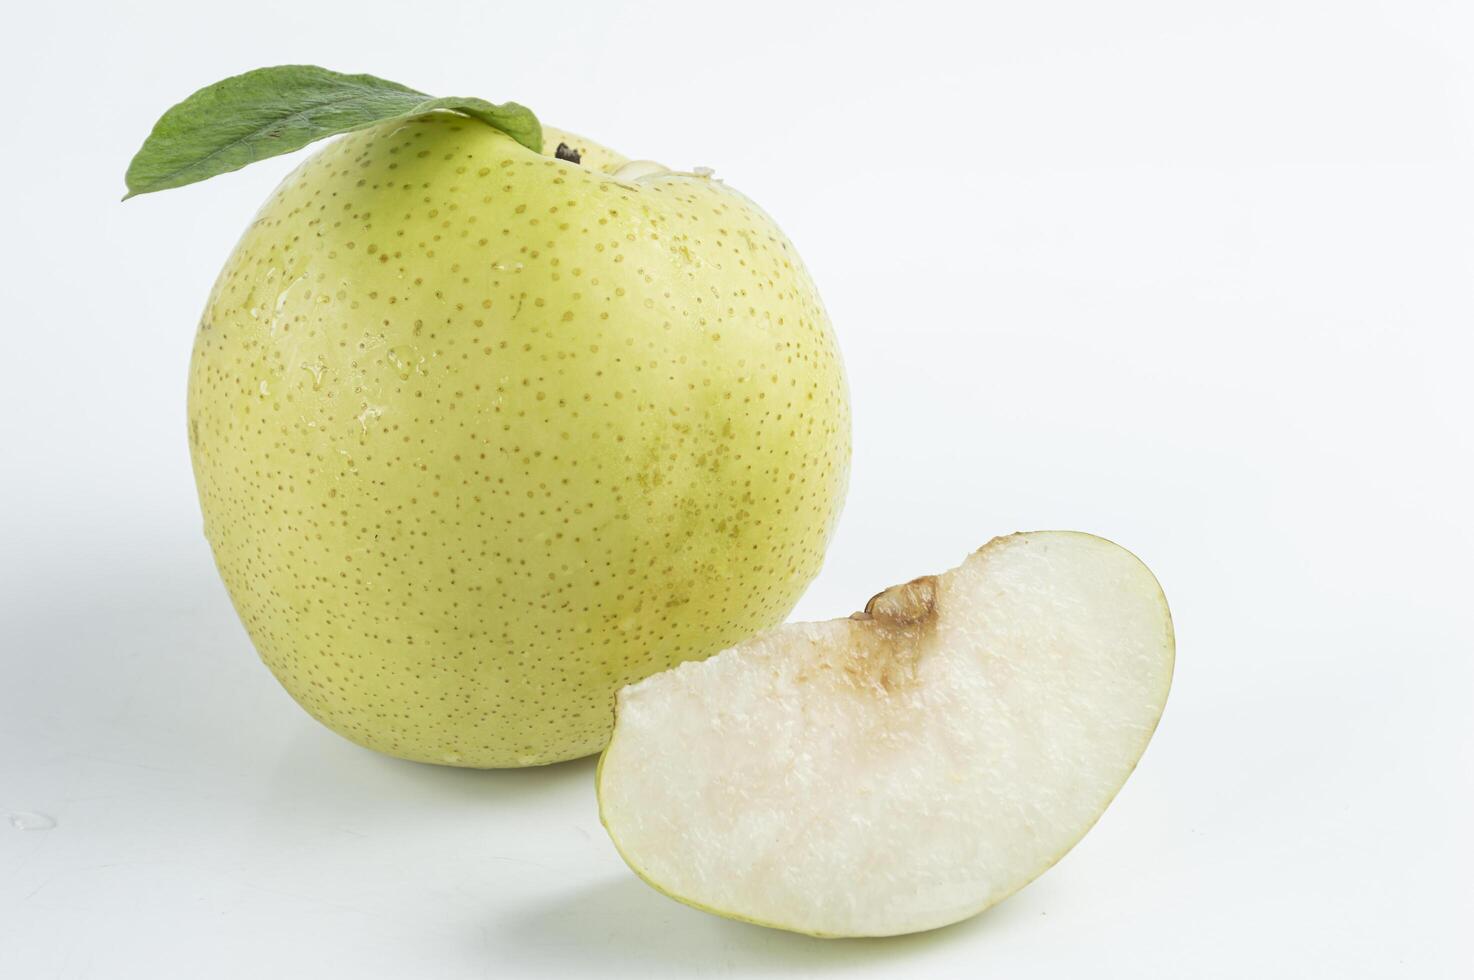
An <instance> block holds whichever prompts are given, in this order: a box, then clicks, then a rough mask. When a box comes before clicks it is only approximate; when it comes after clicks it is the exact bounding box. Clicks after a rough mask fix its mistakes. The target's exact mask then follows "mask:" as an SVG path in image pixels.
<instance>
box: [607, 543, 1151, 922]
mask: <svg viewBox="0 0 1474 980" xmlns="http://www.w3.org/2000/svg"><path fill="white" fill-rule="evenodd" d="M1173 651H1174V644H1173V637H1172V619H1171V616H1170V614H1169V613H1168V611H1167V601H1166V599H1165V597H1164V596H1163V595H1162V590H1161V588H1160V587H1159V586H1158V585H1157V580H1156V579H1155V578H1154V577H1153V576H1152V573H1151V572H1150V571H1148V570H1147V568H1146V566H1145V565H1143V564H1142V563H1141V562H1140V561H1139V560H1138V559H1137V558H1136V557H1135V556H1134V555H1132V554H1131V553H1130V552H1128V551H1126V550H1124V549H1122V548H1120V547H1118V546H1117V545H1114V544H1112V543H1111V542H1109V541H1106V540H1104V539H1102V538H1097V537H1094V536H1092V535H1088V534H1081V533H1077V532H1071V531H1040V532H1035V533H1032V534H1015V535H1012V536H1010V537H1005V538H996V539H994V540H993V541H991V542H989V543H988V544H987V545H986V546H984V547H983V548H982V549H980V550H979V551H977V552H975V553H974V554H973V555H971V556H970V557H969V558H968V559H967V560H966V561H965V562H963V563H962V564H961V565H960V566H958V567H957V568H954V569H952V570H951V571H949V572H945V573H943V574H941V575H936V576H927V577H925V578H919V579H916V580H915V581H913V582H908V583H907V584H905V585H899V586H896V587H895V588H892V589H888V590H886V591H885V592H882V593H880V594H879V595H877V596H876V597H875V598H874V599H872V600H870V603H869V605H867V606H866V607H865V611H864V612H863V613H857V614H855V615H854V616H852V617H850V618H849V619H839V620H833V621H831V622H826V623H794V624H791V625H787V626H780V627H777V628H775V629H771V630H768V631H766V632H764V633H760V634H758V635H756V636H754V637H752V638H751V639H749V640H747V641H745V642H743V643H741V644H739V645H737V646H735V647H732V648H731V649H729V650H726V651H724V652H722V653H720V654H718V655H716V656H715V657H712V658H711V659H709V660H706V661H704V662H692V663H685V664H682V665H680V666H678V667H676V668H674V669H672V670H668V671H665V672H664V673H660V674H656V675H654V676H652V677H650V678H648V679H646V680H644V681H641V682H640V683H637V684H633V685H630V686H629V687H626V688H624V689H623V690H622V691H621V692H620V693H619V695H618V697H617V700H616V715H615V726H614V736H613V740H612V741H611V742H610V743H609V747H608V748H607V749H606V750H605V751H604V755H603V758H602V759H601V760H600V762H599V773H598V777H597V778H598V791H599V808H600V815H601V817H602V819H603V821H604V825H605V827H606V828H608V830H609V835H610V837H611V838H612V839H613V840H614V844H615V846H616V847H617V848H618V849H619V852H620V854H621V855H622V856H623V857H624V859H625V861H626V862H627V863H628V864H629V866H630V867H631V868H633V869H634V870H635V872H636V873H637V874H639V875H640V877H642V878H644V879H645V880H646V881H647V882H648V883H650V884H651V885H653V886H654V887H655V888H657V889H659V890H660V891H662V892H664V893H666V894H667V895H670V896H673V897H674V898H677V899H679V900H680V901H682V902H685V903H687V904H689V905H694V906H696V907H697V908H701V909H705V910H707V911H710V912H715V913H717V914H720V915H725V916H729V917H731V918H735V919H742V920H745V921H749V922H754V923H758V924H760V925H766V926H773V927H775V928H780V929H789V930H793V931H795V932H803V933H808V934H810V935H814V936H887V935H896V934H899V933H907V932H919V931H921V930H924V929H933V928H936V927H938V926H944V925H947V924H949V923H952V922H956V921H958V920H960V919H965V918H967V917H968V916H971V915H975V914H976V913H978V912H981V911H982V910H983V909H986V908H988V907H989V906H990V905H993V904H994V903H995V902H998V901H1000V900H1002V899H1004V898H1006V897H1007V896H1009V895H1010V894H1012V893H1013V892H1015V891H1017V890H1018V889H1020V888H1022V887H1023V886H1024V885H1026V884H1028V883H1029V882H1030V881H1032V880H1033V879H1034V878H1035V877H1037V876H1038V875H1040V874H1041V873H1043V872H1044V871H1045V870H1046V869H1048V868H1049V867H1050V866H1051V865H1053V864H1054V863H1055V862H1056V861H1058V860H1059V859H1060V858H1061V857H1062V856H1063V855H1064V853H1065V852H1066V851H1068V850H1069V849H1070V848H1071V847H1072V846H1074V844H1075V842H1076V841H1078V840H1079V839H1080V838H1081V837H1083V836H1084V835H1085V832H1086V831H1087V830H1089V829H1090V827H1091V826H1092V825H1093V824H1094V823H1095V821H1096V820H1097V819H1098V818H1099V817H1100V815H1101V813H1102V812H1103V811H1104V810H1105V808H1106V806H1107V804H1109V803H1110V801H1111V799H1112V798H1113V797H1114V796H1115V795H1116V793H1117V791H1118V790H1120V788H1121V785H1122V784H1123V783H1124V782H1125V781H1126V777H1127V776H1128V775H1130V773H1131V770H1132V769H1133V768H1134V767H1135V766H1136V762H1137V760H1138V759H1139V758H1140V757H1141V754H1142V752H1143V751H1145V749H1146V745H1147V742H1148V741H1149V740H1150V739H1151V736H1152V731H1153V730H1154V729H1155V728H1156V724H1157V719H1158V718H1159V717H1161V714H1162V708H1163V705H1164V704H1165V703H1166V700H1167V690H1168V688H1169V686H1170V685H1171V681H1172V663H1173Z"/></svg>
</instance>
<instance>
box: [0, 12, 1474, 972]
mask: <svg viewBox="0 0 1474 980" xmlns="http://www.w3.org/2000/svg"><path fill="white" fill-rule="evenodd" d="M502 7H508V8H510V7H515V8H516V9H515V10H511V11H508V10H498V9H497V8H502ZM6 17H7V20H6V26H5V33H6V37H7V39H8V40H10V41H11V44H10V45H9V50H8V51H7V56H6V58H5V59H3V60H0V76H3V78H0V80H3V82H4V90H5V91H6V92H7V93H8V95H9V99H8V108H7V124H6V128H5V133H6V136H5V150H4V153H3V154H0V168H3V177H4V186H5V188H6V190H7V195H6V205H5V209H4V219H3V227H4V232H5V233H4V234H3V235H0V268H3V270H4V277H5V278H4V281H5V287H6V288H5V292H4V297H3V303H4V306H3V313H4V327H3V337H4V357H3V359H0V363H3V364H4V366H5V370H4V372H3V380H0V447H3V449H0V453H3V455H0V459H3V463H0V466H3V478H0V807H3V808H6V809H7V810H10V811H16V812H21V813H25V812H33V811H34V812H39V813H42V814H46V815H48V816H49V817H51V818H54V820H55V826H54V827H52V828H51V829H35V830H20V829H15V828H12V826H11V824H10V822H9V821H8V820H0V976H3V977H6V978H9V977H16V978H21V977H24V978H49V977H107V978H111V977H150V978H158V977H175V976H201V975H208V976H211V977H219V978H227V977H260V976H269V975H280V976H302V977H314V978H324V977H339V976H343V977H407V976H415V977H435V978H460V977H478V976H532V975H538V974H542V975H549V976H577V975H584V974H592V973H599V974H604V975H615V976H619V975H628V976H652V975H653V976H694V975H732V976H742V975H761V976H781V975H784V974H822V975H825V976H849V975H855V976H864V975H885V976H907V975H909V976H927V975H938V976H942V975H958V973H959V971H963V970H965V971H967V972H969V973H972V974H976V975H985V976H999V977H1003V976H1008V977H1056V976H1058V977H1079V976H1121V977H1127V976H1129V977H1133V978H1141V977H1184V976H1191V977H1243V976H1255V977H1266V976H1275V977H1279V976H1284V977H1304V976H1334V977H1338V978H1348V977H1368V978H1371V977H1377V978H1382V977H1395V976H1408V977H1452V976H1463V975H1468V974H1469V973H1470V971H1471V970H1474V940H1471V938H1470V931H1469V930H1468V928H1467V926H1468V923H1469V922H1470V921H1474V886H1471V881H1474V853H1471V845H1470V843H1469V839H1468V836H1467V830H1466V828H1467V826H1468V825H1469V823H1470V821H1471V818H1474V762H1471V759H1474V711H1471V708H1474V704H1471V701H1474V661H1471V636H1474V623H1471V611H1470V610H1471V602H1470V598H1469V591H1470V588H1469V587H1470V585H1471V575H1470V572H1469V558H1468V555H1469V552H1470V547H1471V544H1474V540H1471V539H1474V519H1471V513H1470V503H1469V501H1470V499H1471V497H1474V493H1471V491H1474V487H1471V479H1470V476H1471V474H1470V466H1471V457H1474V445H1471V441H1474V440H1471V435H1470V428H1469V427H1470V423H1471V418H1474V405H1471V397H1470V395H1469V393H1468V390H1469V386H1470V383H1469V367H1470V363H1471V355H1474V349H1471V340H1470V335H1471V323H1474V288H1471V273H1474V181H1471V179H1470V175H1471V173H1474V61H1471V60H1470V58H1469V52H1470V50H1474V11H1471V9H1470V8H1469V7H1468V5H1466V4H1460V3H1452V2H1450V3H1433V2H1414V0H1387V2H1385V3H1367V2H1341V3H1331V2H1326V3H1323V4H1316V3H1307V2H1291V3H1270V2H1247V3H1226V2H1225V3H1212V4H1200V3H1199V4H1175V3H1167V2H1163V3H1159V4H1153V3H1142V2H1126V3H1119V4H1090V3H1085V2H1081V3H1078V4H1058V3H1042V4H1018V3H987V4H983V5H981V6H978V7H973V6H971V5H963V4H955V5H953V4H945V5H944V4H938V3H932V4H928V3H919V2H917V3H907V4H904V5H897V6H896V7H894V8H889V9H885V8H879V7H871V6H868V5H863V4H843V5H841V4H837V3H836V4H833V5H824V6H819V5H811V6H806V5H801V4H795V3H792V2H783V3H777V4H763V3H758V4H741V5H737V6H735V7H723V8H720V9H718V8H714V7H711V6H704V5H701V4H694V3H688V2H683V3H674V2H673V3H669V4H663V5H638V6H627V5H620V4H614V3H608V2H601V3H591V4H574V3H558V4H551V3H549V4H537V3H530V2H529V3H523V4H516V5H508V4H497V5H492V4H483V3H472V2H466V3H463V4H459V5H450V4H437V3H434V2H429V0H426V2H421V3H417V4H413V5H409V6H406V5H404V4H388V3H377V2H354V3H346V2H345V3H340V4H333V5H328V4H306V3H301V2H296V0H294V2H257V3H252V4H243V5H229V6H227V5H219V4H200V3H189V4H186V3H182V2H181V3H171V4H164V3H152V4H150V3H136V4H127V5H121V6H114V5H103V4H101V3H98V4H95V5H91V6H88V5H82V6H80V7H79V6H77V5H67V6H66V7H65V8H64V9H63V8H58V7H54V6H52V7H48V6H47V5H44V4H23V5H20V6H18V7H16V9H14V10H10V11H8V12H7V15H6ZM287 61H314V62H319V63H323V64H326V65H329V66H333V67H337V68H340V69H344V70H365V71H373V72H376V73H378V74H382V75H385V76H387V77H390V78H395V79H398V80H401V81H405V82H408V83H411V84H415V85H417V86H420V87H423V88H426V89H428V90H430V91H433V92H436V93H442V94H476V95H483V96H486V97H489V98H494V99H504V98H515V99H518V100H521V101H523V102H526V103H528V104H530V105H532V106H533V107H534V108H535V109H536V110H537V111H538V112H539V113H540V114H541V115H542V116H543V118H545V119H547V120H549V121H550V122H552V123H555V124H557V125H561V126H567V127H569V128H572V129H575V130H581V131H584V132H586V133H587V134H588V135H589V136H591V137H594V138H596V139H601V140H604V141H607V142H609V143H611V144H612V145H614V146H616V147H619V148H620V149H622V150H624V151H625V152H628V153H631V154H634V155H637V156H648V157H653V158H656V159H660V160H664V161H666V162H670V163H673V164H707V165H712V166H715V167H716V168H717V169H718V172H719V174H720V175H721V176H724V177H726V178H727V179H728V180H730V181H731V182H732V183H733V184H734V185H736V186H737V187H739V188H741V189H742V190H744V191H745V192H747V193H749V194H750V195H752V196H753V197H754V198H755V199H757V200H758V201H759V202H761V203H762V204H763V206H764V207H765V208H767V209H768V210H769V211H770V212H771V213H773V214H774V215H775V216H776V217H777V218H778V220H779V222H780V223H781V224H782V225H783V227H784V228H785V229H786V230H787V231H788V233H789V234H790V236H791V237H792V238H793V240H794V241H795V242H796V243H797V245H798V247H799V249H800V250H801V252H802V253H803V254H804V256H805V257H806V259H807V260H808V262H809V265H810V267H811V269H812V271H813V273H814V275H815V277H816V279H817V280H818V282H819V285H820V288H821V289H822V291H823V293H824V296H825V297H826V300H827V302H828V304H829V308H830V312H831V314H832V316H833V318H834V321H835V325H836V328H837V330H838V332H839V334H840V339H841V344H842V346H843V348H844V351H845V354H846V357H847V363H848V367H849V371H850V380H851V385H852V388H853V393H854V401H855V425H856V439H855V466H854V475H853V481H852V488H851V492H850V497H849V504H848V508H847V511H846V514H845V518H844V520H843V522H842V524H841V527H840V531H839V536H838V539H837V540H836V541H835V543H834V546H833V549H832V551H831V555H830V560H829V563H828V566H827V567H826V569H825V571H824V573H823V574H822V575H821V577H820V579H819V580H818V582H817V583H816V584H815V586H814V588H813V589H812V590H811V591H810V593H809V595H808V597H807V598H806V599H805V600H804V602H803V604H802V605H801V607H800V609H799V611H798V612H799V614H800V615H802V616H805V617H809V618H813V617H827V616H831V615H837V614H841V613H845V612H848V611H850V610H851V609H853V608H854V607H855V606H856V605H857V604H859V603H861V602H863V601H864V600H865V599H866V598H867V597H868V596H870V595H871V594H872V593H873V592H875V591H876V590H877V589H879V588H881V587H883V586H886V585H889V584H892V583H894V582H898V581H902V580H904V579H906V578H908V577H910V576H911V575H913V574H917V573H921V572H926V571H934V570H936V569H940V568H946V567H949V566H950V565H952V564H955V562H956V561H957V560H958V559H959V558H961V557H962V555H964V554H965V553H966V552H967V551H968V550H970V549H971V548H973V547H975V546H977V545H978V544H981V543H982V542H983V541H984V540H986V539H987V538H988V537H990V536H991V535H993V534H994V533H997V532H1003V531H1011V530H1014V529H1016V528H1039V527H1076V528H1081V529H1085V530H1090V531H1094V532H1097V533H1100V534H1104V535H1106V536H1108V537H1111V538H1113V539H1115V540H1118V541H1120V542H1121V543H1123V544H1125V545H1127V546H1128V547H1130V548H1131V549H1132V550H1134V551H1135V552H1137V553H1138V554H1139V555H1140V556H1141V557H1142V558H1143V559H1145V560H1146V561H1147V563H1148V564H1149V565H1150V566H1151V567H1152V569H1153V570H1154V571H1155V572H1156V573H1157V575H1158V577H1159V578H1160V579H1161V581H1162V583H1163V585H1164V586H1165V588H1166V591H1167V595H1168V598H1169V599H1170V600H1171V602H1172V606H1173V612H1174V614H1175V616H1176V622H1177V630H1178V640H1179V654H1178V666H1177V675H1176V682H1175V688H1174V691H1173V694H1172V698H1171V701H1170V702H1169V704H1168V706H1167V712H1166V716H1165V717H1164V719H1163V722H1162V726H1161V728H1160V730H1159V731H1158V733H1157V738H1156V740H1155V742H1154V743H1153V745H1152V747H1151V748H1150V749H1149V750H1148V752H1147V754H1146V757H1145V759H1144V760H1143V762H1142V765H1141V767H1140V768H1139V769H1138V771H1137V773H1136V775H1135V776H1133V777H1132V779H1131V780H1130V781H1129V782H1128V783H1127V786H1126V788H1125V790H1124V792H1123V793H1122V795H1121V796H1120V798H1119V799H1118V800H1117V801H1116V803H1115V804H1114V805H1113V806H1112V808H1111V809H1110V811H1109V812H1108V813H1107V814H1106V816H1105V818H1104V819H1103V820H1102V821H1101V823H1100V824H1099V826H1097V828H1096V829H1095V830H1094V831H1093V832H1092V833H1091V834H1090V835H1089V836H1088V837H1087V838H1086V839H1085V841H1084V842H1083V843H1082V844H1081V845H1080V846H1079V847H1078V848H1077V849H1076V850H1075V851H1074V852H1073V853H1072V854H1071V855H1070V856H1069V857H1067V858H1066V859H1065V860H1064V861H1063V862H1061V864H1060V865H1059V866H1058V867H1056V868H1055V869H1054V870H1052V871H1051V872H1049V873H1048V874H1047V875H1045V876H1044V877H1043V878H1042V879H1041V880H1040V881H1038V882H1037V883H1035V884H1034V885H1032V886H1030V887H1029V888H1027V889H1026V890H1025V891H1024V892H1022V893H1021V894H1019V895H1018V896H1016V897H1015V898H1013V899H1011V900H1009V901H1008V902H1006V903H1004V904H1003V905H1001V906H999V907H998V908H997V909H995V910H993V911H991V912H989V913H987V914H985V915H984V916H982V917H981V918H979V919H976V920H973V921H971V922H969V923H966V924H964V925H962V926H960V927H956V928H952V929H947V930H943V931H941V932H938V933H934V934H928V935H924V936H920V937H914V938H910V939H903V940H896V941H885V942H865V943H827V944H826V943H822V942H818V941H811V940H806V939H803V938H800V937H796V936H790V935H784V934H779V933H774V932H768V931H764V930H760V929H757V928H754V927H749V926H743V925H739V924H736V923H730V922H725V921H721V920H718V919H714V918H711V917H708V916H705V915H702V914H701V913H698V912H695V911H692V910H690V909H687V908H684V907H682V906H679V905H676V904H675V903H673V902H670V901H668V900H667V899H664V898H662V897H661V896H659V895H658V894H656V893H654V892H653V891H651V890H649V889H648V888H646V887H645V886H644V885H642V884H641V883H640V882H639V881H637V880H636V879H635V878H634V877H633V876H632V875H630V874H629V873H627V872H626V871H625V869H624V867H623V865H622V864H621V863H620V861H619V859H618V857H617V856H616V855H615V853H614V851H613V849H612V847H611V846H610V845H609V843H608V841H607V839H606V838H605V837H604V835H603V833H602V831H601V829H600V827H599V825H598V820H597V816H596V813H595V809H594V801H593V786H592V772H593V766H592V763H591V762H588V761H585V762H579V763H572V764H568V765H564V766H559V767H555V768H552V769H548V770H542V771H523V772H501V773H477V772H464V771H454V770H446V769H435V768H429V767H424V766H417V765H412V764H408V763H401V762H396V761H393V760H389V759H384V758H380V757H377V756H375V755H372V754H370V753H368V752H366V751H363V750H360V749H357V748H355V747H353V746H351V745H349V744H347V743H346V742H343V741H341V740H339V739H338V738H337V737H336V736H334V735H332V734H330V733H329V732H327V731H326V730H324V729H322V728H320V727H319V726H317V725H316V724H315V723H313V722H312V721H311V720H310V719H308V718H307V717H306V715H304V714H303V713H302V712H301V711H300V710H299V709H297V708H296V706H295V705H294V704H292V702H291V701H290V700H289V699H288V698H287V696H286V695H285V694H284V693H282V691H281V690H280V689H279V688H278V687H277V686H276V684H275V682H274V681H273V680H272V679H271V677H270V675H269V674H268V673H267V672H266V670H265V669H264V668H263V667H261V666H260V664H259V663H257V662H256V660H255V657H254V656H253V654H252V652H251V649H250V646H249V644H248V642H247V640H246V637H245V635H244V632H243V631H242V630H241V628H240V626H239V625H238V623H237V622H236V620H235V617H234V615H233V613H232V612H231V610H230V607H229V605H228V602H227V600H226V596H225V593H224V591H223V589H222V588H221V586H220V584H219V583H218V581H217V579H216V577H215V574H214V571H213V569H212V566H211V563H210V558H209V555H208V552H207V549H206V546H205V542H204V541H203V539H202V537H201V535H200V533H199V516H198V510H197V506H196V503H195V500H194V497H193V488H192V485H191V478H190V474H189V467H188V459H187V452H186V442H185V434H184V421H183V419H184V380H185V369H186V365H187V359H188V353H189V347H190V343H191V339H192V331H193V326H194V322H195V319H196V317H197V315H198V313H199V310H200V309H201V307H202V305H203V302H204V298H205V294H206V291H207V290H208V288H209V286H210V284H211V282H212V281H213V278H214V275H215V272H216V271H217V269H218V268H219V266H220V264H221V263H222V262H223V260H224V258H225V255H226V253H227V252H228V250H229V248H230V246H231V244H232V243H233V241H234V239H235V236H236V235H238V234H239V233H240V231H241V229H242V228H243V227H244V226H245V223H246V221H247V220H248V219H249V217H250V215H251V213H252V211H253V210H254V208H255V207H256V206H257V204H258V203H259V202H260V201H261V200H262V199H263V198H264V197H265V195H266V193H267V192H268V190H269V189H270V187H271V186H272V185H273V184H274V183H275V181H276V180H277V179H279V177H280V176H281V175H282V174H284V173H285V172H286V171H287V169H288V168H289V167H290V166H291V161H289V160H274V161H271V162H267V163H264V164H259V165H257V166H255V167H253V168H251V169H249V170H247V171H243V172H241V173H238V174H234V175H231V176H228V177H224V178H219V179H217V180H214V181H211V182H210V183H208V184H202V185H198V186H195V187H190V188H185V189H182V190H177V191H171V192H169V193H166V194H161V195H158V196H152V197H145V198H141V199H139V200H136V201H132V202H130V203H129V204H128V205H126V206H124V205H120V204H118V203H117V197H118V196H120V194H121V192H122V179H121V178H122V172H123V169H124V166H125V165H126V162H127V159H128V157H129V156H130V155H131V153H132V152H133V150H134V149H135V148H136V146H137V144H138V142H139V141H140V140H141V138H142V137H143V135H144V134H145V133H146V132H147V130H148V128H149V126H150V125H151V124H152V122H153V120H154V119H155V117H156V116H157V114H158V113H159V112H160V111H161V110H162V109H163V108H164V107H166V106H167V105H169V104H170V103H172V102H173V101H175V100H177V99H178V98H180V97H182V96H183V95H185V94H187V93H188V92H189V91H191V90H192V89H193V88H194V87H196V86H198V85H201V84H204V83H206V82H209V81H213V80H215V79H217V78H219V77H222V76H223V75H226V74H229V73H232V72H235V71H239V70H244V69H246V68H250V67H255V66H257V65H261V64H269V63H278V62H287ZM21 822H22V823H24V822H25V820H24V819H22V820H21Z"/></svg>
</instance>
